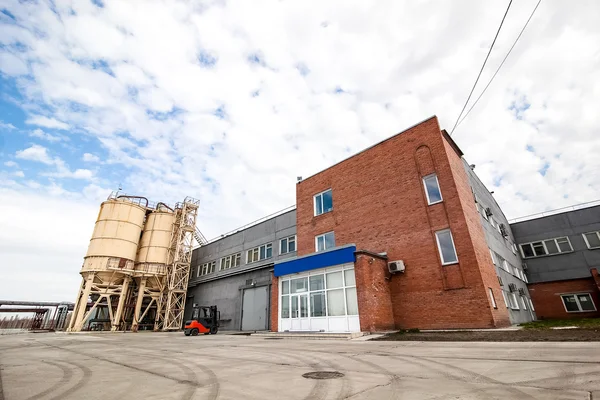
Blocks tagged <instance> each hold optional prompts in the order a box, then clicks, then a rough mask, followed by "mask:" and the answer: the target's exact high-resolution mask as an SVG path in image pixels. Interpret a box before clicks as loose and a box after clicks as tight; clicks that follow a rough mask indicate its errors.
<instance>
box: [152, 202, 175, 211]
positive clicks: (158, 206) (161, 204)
mask: <svg viewBox="0 0 600 400" xmlns="http://www.w3.org/2000/svg"><path fill="white" fill-rule="evenodd" d="M160 206H164V207H166V208H168V209H169V210H171V211H173V209H172V208H171V207H169V206H168V205H166V204H165V203H163V202H162V201H159V202H158V203H156V209H157V210H158V209H159V208H160Z"/></svg>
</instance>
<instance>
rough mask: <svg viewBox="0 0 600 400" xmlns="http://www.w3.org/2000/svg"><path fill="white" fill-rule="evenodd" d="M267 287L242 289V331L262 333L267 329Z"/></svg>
mask: <svg viewBox="0 0 600 400" xmlns="http://www.w3.org/2000/svg"><path fill="white" fill-rule="evenodd" d="M268 289H269V287H268V286H261V287H257V288H252V289H244V297H243V303H242V330H243V331H264V330H266V329H268V327H269V326H268V324H267V321H268V320H267V312H268V308H269V306H268V304H269V303H268V299H269V296H268Z"/></svg>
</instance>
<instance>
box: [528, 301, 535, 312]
mask: <svg viewBox="0 0 600 400" xmlns="http://www.w3.org/2000/svg"><path fill="white" fill-rule="evenodd" d="M527 300H529V307H531V311H535V308H534V307H533V301H531V299H527Z"/></svg>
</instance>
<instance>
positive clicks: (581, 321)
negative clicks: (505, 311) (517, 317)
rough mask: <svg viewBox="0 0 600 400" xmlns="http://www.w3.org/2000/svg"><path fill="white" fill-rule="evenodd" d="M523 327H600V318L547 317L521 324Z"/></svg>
mask: <svg viewBox="0 0 600 400" xmlns="http://www.w3.org/2000/svg"><path fill="white" fill-rule="evenodd" d="M520 326H522V327H523V329H550V328H558V327H561V326H576V327H578V328H588V329H589V328H600V318H578V319H547V320H541V321H533V322H527V323H524V324H521V325H520Z"/></svg>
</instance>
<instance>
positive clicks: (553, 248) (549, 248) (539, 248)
mask: <svg viewBox="0 0 600 400" xmlns="http://www.w3.org/2000/svg"><path fill="white" fill-rule="evenodd" d="M520 247H521V255H522V256H523V258H532V257H541V256H548V255H553V254H561V253H569V252H571V251H573V247H571V242H570V241H569V238H568V237H566V236H563V237H558V238H554V239H546V240H540V241H538V242H531V243H523V244H521V245H520Z"/></svg>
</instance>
